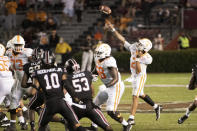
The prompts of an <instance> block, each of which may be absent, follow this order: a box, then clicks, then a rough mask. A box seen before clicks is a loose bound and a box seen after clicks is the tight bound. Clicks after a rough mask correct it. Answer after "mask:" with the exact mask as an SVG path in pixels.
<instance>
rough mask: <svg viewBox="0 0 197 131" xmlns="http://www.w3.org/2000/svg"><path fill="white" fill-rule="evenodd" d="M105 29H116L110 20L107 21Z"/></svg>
mask: <svg viewBox="0 0 197 131" xmlns="http://www.w3.org/2000/svg"><path fill="white" fill-rule="evenodd" d="M105 27H107V28H109V29H111V30H112V29H113V28H114V26H113V25H112V23H111V22H110V21H109V20H105Z"/></svg>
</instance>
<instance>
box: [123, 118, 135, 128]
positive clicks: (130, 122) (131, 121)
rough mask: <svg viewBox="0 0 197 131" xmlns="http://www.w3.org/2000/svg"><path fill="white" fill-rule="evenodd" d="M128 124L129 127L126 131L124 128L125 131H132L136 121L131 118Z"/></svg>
mask: <svg viewBox="0 0 197 131" xmlns="http://www.w3.org/2000/svg"><path fill="white" fill-rule="evenodd" d="M127 122H128V125H127V126H126V129H125V128H124V131H130V130H131V129H132V127H133V125H135V121H134V119H131V118H129V119H128V120H127Z"/></svg>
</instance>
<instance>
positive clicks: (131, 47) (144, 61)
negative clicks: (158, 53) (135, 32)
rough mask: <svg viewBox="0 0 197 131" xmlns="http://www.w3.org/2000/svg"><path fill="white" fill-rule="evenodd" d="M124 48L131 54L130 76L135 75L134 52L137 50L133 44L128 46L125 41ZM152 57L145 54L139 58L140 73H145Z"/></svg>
mask: <svg viewBox="0 0 197 131" xmlns="http://www.w3.org/2000/svg"><path fill="white" fill-rule="evenodd" d="M124 47H125V48H126V49H127V50H128V51H130V52H131V57H130V70H131V73H132V75H136V52H137V48H136V45H135V44H130V43H129V42H127V41H125V43H124ZM152 60H153V59H152V56H151V55H150V54H149V53H145V54H144V55H143V56H142V57H140V58H139V62H140V66H141V73H140V74H144V73H146V68H147V65H148V64H151V63H152Z"/></svg>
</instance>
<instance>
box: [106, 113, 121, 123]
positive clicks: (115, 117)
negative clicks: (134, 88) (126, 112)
mask: <svg viewBox="0 0 197 131" xmlns="http://www.w3.org/2000/svg"><path fill="white" fill-rule="evenodd" d="M107 114H108V115H109V116H110V117H111V118H112V119H114V120H116V121H118V122H120V123H121V122H122V120H123V118H122V116H121V114H120V112H118V111H115V112H114V111H107Z"/></svg>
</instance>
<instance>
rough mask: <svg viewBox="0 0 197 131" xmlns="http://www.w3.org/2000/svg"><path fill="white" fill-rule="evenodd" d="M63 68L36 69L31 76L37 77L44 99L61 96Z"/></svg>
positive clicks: (62, 94)
mask: <svg viewBox="0 0 197 131" xmlns="http://www.w3.org/2000/svg"><path fill="white" fill-rule="evenodd" d="M63 74H64V70H63V69H62V68H60V67H54V68H50V69H40V70H36V71H35V74H34V76H33V77H35V78H37V80H38V82H39V84H40V88H41V89H42V90H43V92H44V94H45V98H46V100H49V99H51V98H63V97H64V93H63V86H62V75H63Z"/></svg>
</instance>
